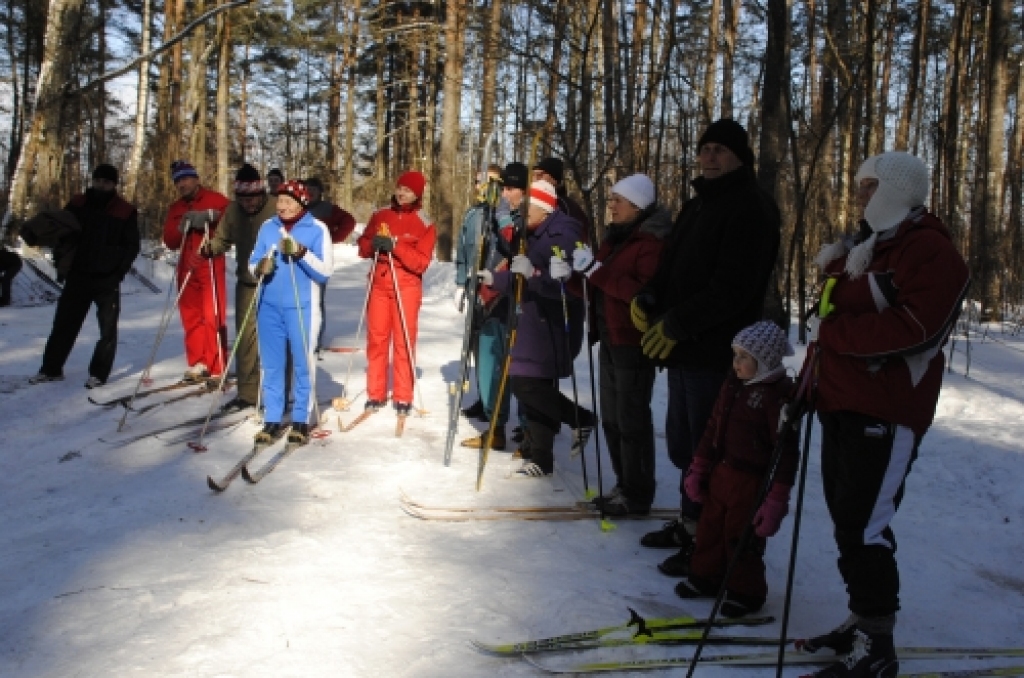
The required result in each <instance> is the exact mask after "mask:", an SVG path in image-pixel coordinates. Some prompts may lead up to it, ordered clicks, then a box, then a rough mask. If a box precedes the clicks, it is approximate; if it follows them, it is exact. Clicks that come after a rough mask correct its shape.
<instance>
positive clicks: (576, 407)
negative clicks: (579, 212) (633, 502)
mask: <svg viewBox="0 0 1024 678" xmlns="http://www.w3.org/2000/svg"><path fill="white" fill-rule="evenodd" d="M551 251H552V252H554V253H555V256H556V257H558V258H559V259H563V260H564V259H565V253H564V252H562V248H561V247H559V246H558V245H555V246H554V247H552V248H551ZM558 283H559V286H560V287H561V291H562V320H563V321H564V323H565V359H566V360H568V361H569V376H570V377H571V380H572V406H573V414H574V415H575V417H576V435H577V436H578V437H580V438H581V439H582V436H583V429H582V428H581V426H580V395H579V391H578V389H577V388H576V364H575V361H574V360H573V356H572V337H571V336H570V334H571V329H570V327H569V302H568V300H567V299H566V294H565V281H564V280H559V281H558ZM585 340H586V337H584V341H585ZM580 466H582V468H583V496H584V497H586V498H587V499H592V498H593V496H594V495H593V494H591V492H590V481H589V480H587V455H586V452H585V450H584V449H583V447H582V445H581V446H580Z"/></svg>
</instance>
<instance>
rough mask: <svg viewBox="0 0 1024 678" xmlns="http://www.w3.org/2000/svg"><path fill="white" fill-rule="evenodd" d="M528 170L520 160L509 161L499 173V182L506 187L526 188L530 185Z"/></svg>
mask: <svg viewBox="0 0 1024 678" xmlns="http://www.w3.org/2000/svg"><path fill="white" fill-rule="evenodd" d="M529 174H530V171H529V170H528V169H527V167H526V165H524V164H523V163H521V162H510V163H509V164H507V165H505V171H503V172H502V173H501V183H503V184H505V187H506V188H519V189H522V190H524V191H525V190H526V189H527V187H528V186H529V185H530V177H529Z"/></svg>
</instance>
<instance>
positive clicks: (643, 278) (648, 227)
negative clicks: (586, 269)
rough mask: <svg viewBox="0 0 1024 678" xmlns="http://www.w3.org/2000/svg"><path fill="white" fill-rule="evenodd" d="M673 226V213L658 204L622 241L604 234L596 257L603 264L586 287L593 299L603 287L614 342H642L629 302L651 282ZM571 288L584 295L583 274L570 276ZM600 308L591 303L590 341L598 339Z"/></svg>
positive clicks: (606, 317)
mask: <svg viewBox="0 0 1024 678" xmlns="http://www.w3.org/2000/svg"><path fill="white" fill-rule="evenodd" d="M671 228H672V215H670V214H669V213H668V210H665V209H661V208H658V209H657V210H655V211H654V213H653V214H651V215H650V216H648V217H647V218H646V219H644V221H643V222H642V223H641V224H640V225H639V226H638V227H637V228H635V229H633V232H632V233H630V234H629V236H627V237H626V239H625V240H623V241H622V242H620V243H615V242H613V241H612V239H611V238H605V241H604V243H602V244H601V247H600V248H599V249H598V250H597V253H596V254H595V255H594V258H595V259H596V260H597V261H600V262H601V267H600V268H598V269H597V270H596V271H594V272H593V273H592V274H591V276H590V278H588V279H587V291H588V292H589V293H590V297H591V301H593V297H594V290H595V288H596V289H597V290H600V292H601V295H600V300H601V304H602V308H601V310H602V312H603V314H604V322H605V324H606V326H607V331H608V335H609V336H610V337H611V343H612V345H614V346H639V345H640V337H641V336H643V335H642V333H641V332H640V331H639V330H637V329H636V328H635V327H634V326H633V322H632V320H630V317H629V304H630V302H631V301H632V300H633V297H635V296H636V295H637V294H638V293H639V292H640V290H641V289H643V287H644V286H645V285H646V284H647V283H648V282H650V280H651V279H652V278H653V277H654V274H655V272H657V270H658V265H659V264H660V263H661V251H662V249H663V248H664V238H665V236H666V235H667V234H668V232H669V230H671ZM568 288H569V290H570V291H572V292H573V294H575V295H577V296H583V284H582V282H581V276H579V275H574V276H573V277H572V278H570V279H569V282H568ZM597 317H598V315H597V309H596V308H595V307H594V305H593V304H591V306H590V321H591V322H590V328H591V336H590V337H589V339H590V341H591V343H593V342H595V341H597V340H598V332H597Z"/></svg>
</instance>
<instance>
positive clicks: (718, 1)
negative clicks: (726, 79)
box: [700, 0, 722, 125]
mask: <svg viewBox="0 0 1024 678" xmlns="http://www.w3.org/2000/svg"><path fill="white" fill-rule="evenodd" d="M721 14H722V0H711V7H710V8H709V10H708V45H707V52H706V53H705V54H704V87H703V89H702V90H701V106H700V110H701V117H702V118H703V120H702V121H703V123H704V124H705V125H709V124H711V122H712V121H713V120H714V119H715V80H716V78H715V76H716V75H717V73H716V68H715V66H716V65H717V63H718V27H719V25H720V19H719V17H720V16H721Z"/></svg>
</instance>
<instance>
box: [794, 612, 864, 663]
mask: <svg viewBox="0 0 1024 678" xmlns="http://www.w3.org/2000/svg"><path fill="white" fill-rule="evenodd" d="M856 628H857V615H853V614H851V615H850V616H849V617H848V618H847V619H846V621H844V622H843V623H842V624H840V625H839V626H837V627H835V628H834V629H832V630H831V631H829V632H828V633H825V634H822V635H820V636H814V637H813V638H808V639H806V640H797V641H796V642H795V643H793V645H794V647H796V649H797V650H800V651H801V652H808V653H811V654H813V653H815V652H817V651H818V650H820V649H821V648H823V647H825V648H828V649H830V650H832V651H833V652H835V653H836V654H848V653H849V652H851V651H852V650H853V634H854V631H855V630H856Z"/></svg>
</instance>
